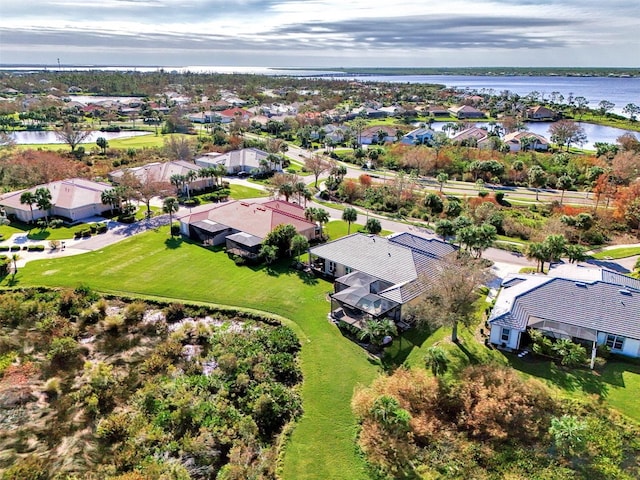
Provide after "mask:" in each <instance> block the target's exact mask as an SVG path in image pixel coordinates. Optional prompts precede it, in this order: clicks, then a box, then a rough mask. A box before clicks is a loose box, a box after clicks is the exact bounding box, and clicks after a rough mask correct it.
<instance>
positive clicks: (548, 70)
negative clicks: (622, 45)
mask: <svg viewBox="0 0 640 480" xmlns="http://www.w3.org/2000/svg"><path fill="white" fill-rule="evenodd" d="M36 70H39V71H42V70H44V71H51V72H58V71H91V70H105V71H128V72H131V71H135V72H140V73H144V72H156V71H160V70H163V71H166V72H173V71H180V72H186V71H189V72H192V73H202V74H207V73H211V74H216V73H217V74H223V73H246V74H255V75H270V74H272V75H283V74H286V72H291V74H292V75H295V74H296V72H307V73H312V74H314V76H316V75H317V76H350V75H358V76H369V75H388V76H395V75H398V76H399V75H442V76H445V75H461V76H490V77H508V76H522V77H548V76H558V77H614V78H615V77H620V78H635V77H640V67H591V68H590V67H500V66H496V67H325V68H320V67H257V66H253V67H251V66H249V67H248V66H218V65H198V66H166V65H86V64H85V65H81V64H78V65H71V64H68V65H62V66H59V65H46V64H0V71H4V72H28V71H36ZM283 72H285V73H283Z"/></svg>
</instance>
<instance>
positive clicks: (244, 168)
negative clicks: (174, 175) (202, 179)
mask: <svg viewBox="0 0 640 480" xmlns="http://www.w3.org/2000/svg"><path fill="white" fill-rule="evenodd" d="M268 156H269V154H268V153H267V152H265V151H263V150H260V149H257V148H243V149H241V150H233V151H231V152H227V153H222V154H204V155H202V156H200V157H198V158H196V160H195V161H196V165H199V166H201V167H211V166H215V165H224V166H225V167H227V172H228V173H229V175H233V174H237V173H239V172H247V173H249V172H251V170H253V169H254V168H255V169H260V168H263V165H262V162H263V161H266V160H267V157H268ZM269 168H270V169H271V170H275V171H277V172H281V171H282V165H281V164H272V165H269Z"/></svg>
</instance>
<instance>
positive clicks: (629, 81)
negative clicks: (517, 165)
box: [348, 75, 640, 114]
mask: <svg viewBox="0 0 640 480" xmlns="http://www.w3.org/2000/svg"><path fill="white" fill-rule="evenodd" d="M348 78H353V79H357V80H362V81H371V82H374V81H375V82H391V83H439V84H443V85H446V86H447V87H455V88H461V89H469V90H475V91H477V92H482V93H489V94H495V95H497V94H499V93H500V92H502V91H505V90H509V91H510V92H512V93H516V94H518V95H520V96H526V95H528V94H529V93H531V92H533V91H537V92H539V93H540V94H544V98H545V99H546V100H549V98H550V97H551V92H559V93H560V94H561V95H562V96H564V98H565V100H564V102H565V103H566V102H567V98H568V97H569V95H571V94H572V95H573V96H574V98H575V97H579V96H581V97H585V98H586V99H587V100H588V101H589V105H588V106H589V107H590V108H597V106H598V103H600V101H601V100H608V101H610V102H613V103H614V104H615V107H614V109H613V111H614V112H615V113H618V114H622V109H623V108H624V107H625V105H627V104H629V103H634V104H636V105H638V106H640V78H638V77H630V78H618V77H523V76H486V75H485V76H479V75H478V76H476V75H474V76H471V75H469V76H466V75H370V76H369V75H367V76H364V75H363V76H351V77H348Z"/></svg>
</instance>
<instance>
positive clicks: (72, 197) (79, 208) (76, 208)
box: [0, 178, 112, 222]
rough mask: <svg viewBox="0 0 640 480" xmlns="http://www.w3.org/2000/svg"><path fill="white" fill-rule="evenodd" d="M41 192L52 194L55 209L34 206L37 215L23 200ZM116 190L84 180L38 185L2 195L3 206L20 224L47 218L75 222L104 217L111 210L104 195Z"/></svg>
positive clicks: (105, 184) (1, 202)
mask: <svg viewBox="0 0 640 480" xmlns="http://www.w3.org/2000/svg"><path fill="white" fill-rule="evenodd" d="M38 188H46V189H48V190H49V192H51V203H52V205H53V206H52V207H51V209H50V211H49V212H45V211H43V210H40V209H39V208H38V207H37V206H36V205H33V212H32V211H31V209H30V208H29V205H26V204H22V203H20V196H21V195H22V194H23V193H24V192H26V191H30V192H32V193H34V192H35V191H36V189H38ZM110 188H112V186H111V185H109V184H107V183H101V182H93V181H91V180H86V179H84V178H71V179H68V180H59V181H56V182H50V183H46V184H44V185H37V186H35V187H33V188H30V189H27V190H19V191H16V192H10V193H5V194H3V195H0V206H1V207H3V208H4V210H5V212H6V214H7V215H14V216H15V217H16V218H17V219H18V220H21V221H23V222H29V221H31V220H32V219H33V220H38V219H39V218H43V217H45V216H58V217H64V218H67V219H69V220H71V221H76V220H82V219H84V218H88V217H92V216H95V215H101V214H102V213H104V212H106V211H107V210H109V209H110V208H111V207H110V206H109V205H105V204H104V203H102V192H104V191H105V190H109V189H110Z"/></svg>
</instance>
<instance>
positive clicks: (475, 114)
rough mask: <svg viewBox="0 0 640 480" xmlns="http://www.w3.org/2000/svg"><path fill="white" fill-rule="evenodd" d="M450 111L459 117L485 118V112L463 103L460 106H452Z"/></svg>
mask: <svg viewBox="0 0 640 480" xmlns="http://www.w3.org/2000/svg"><path fill="white" fill-rule="evenodd" d="M448 112H449V113H450V114H451V115H453V116H454V117H456V118H458V119H461V120H462V119H467V118H485V114H484V112H482V111H480V110H478V109H477V108H475V107H472V106H471V105H461V106H458V107H450V108H449V109H448Z"/></svg>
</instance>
